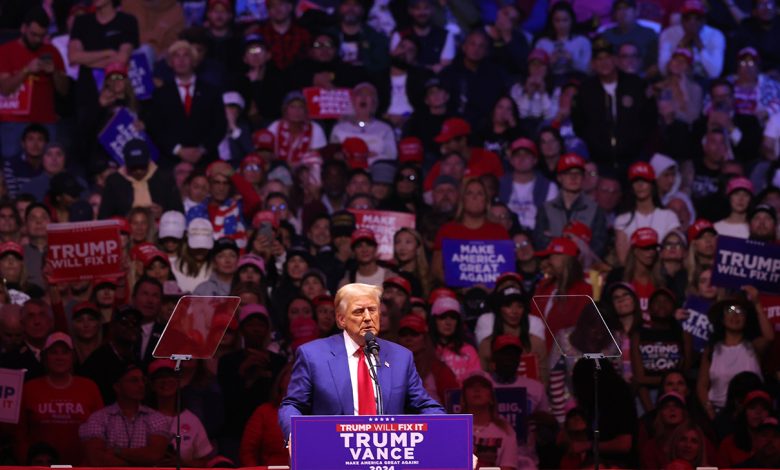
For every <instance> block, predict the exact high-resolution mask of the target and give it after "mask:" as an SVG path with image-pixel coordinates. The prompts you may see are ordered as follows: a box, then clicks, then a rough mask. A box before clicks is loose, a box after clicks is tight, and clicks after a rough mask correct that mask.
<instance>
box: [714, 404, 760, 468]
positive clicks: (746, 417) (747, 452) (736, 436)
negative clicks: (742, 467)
mask: <svg viewBox="0 0 780 470" xmlns="http://www.w3.org/2000/svg"><path fill="white" fill-rule="evenodd" d="M772 412H773V409H772V398H771V397H770V396H769V394H768V393H767V392H765V391H764V390H760V389H759V390H754V391H752V392H750V393H748V394H747V395H746V396H745V399H744V400H743V402H742V407H741V408H740V411H739V412H738V413H737V418H736V421H735V423H734V427H733V431H732V432H731V434H729V435H728V436H726V437H725V438H724V439H723V440H722V441H721V443H720V446H719V447H718V461H719V463H720V466H722V467H724V468H733V467H736V466H738V465H739V464H740V463H741V462H744V461H745V460H747V459H748V458H750V457H751V456H753V454H754V453H755V451H756V449H755V446H754V444H755V440H756V437H757V435H758V428H759V426H761V423H762V422H763V421H764V419H766V418H767V417H769V416H770V415H771V414H772Z"/></svg>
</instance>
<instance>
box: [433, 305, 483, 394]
mask: <svg viewBox="0 0 780 470" xmlns="http://www.w3.org/2000/svg"><path fill="white" fill-rule="evenodd" d="M431 317H432V318H433V328H432V329H431V336H432V337H433V342H434V344H435V345H436V356H437V357H438V358H439V359H440V360H441V361H442V362H444V363H445V364H447V366H449V368H450V369H451V370H452V372H454V373H455V378H456V379H458V383H462V382H463V379H465V378H466V377H467V376H468V375H469V374H470V373H472V372H474V371H478V370H481V369H480V365H479V354H478V353H477V350H476V348H474V346H472V345H471V344H469V343H468V342H467V340H466V331H465V326H464V324H463V314H462V313H461V310H460V303H459V302H458V301H457V300H455V298H453V297H440V298H438V299H436V300H435V301H434V302H433V305H432V307H431Z"/></svg>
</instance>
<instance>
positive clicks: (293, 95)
mask: <svg viewBox="0 0 780 470" xmlns="http://www.w3.org/2000/svg"><path fill="white" fill-rule="evenodd" d="M268 130H269V131H270V132H271V133H272V134H273V135H274V142H275V148H274V149H275V154H276V156H277V158H279V159H280V160H282V161H285V162H287V164H288V165H289V166H290V168H295V167H297V166H298V165H301V164H305V163H307V162H313V161H318V162H321V158H320V157H319V153H318V152H319V150H320V149H322V148H323V147H325V146H326V145H327V144H328V141H327V139H326V138H325V132H324V131H323V130H322V127H321V126H320V125H319V124H317V123H316V122H314V121H313V120H311V119H310V118H309V114H308V112H307V110H306V99H305V98H304V96H303V94H301V93H299V92H290V93H288V94H287V96H285V97H284V101H283V102H282V118H281V119H279V120H276V121H274V122H272V123H271V125H269V126H268Z"/></svg>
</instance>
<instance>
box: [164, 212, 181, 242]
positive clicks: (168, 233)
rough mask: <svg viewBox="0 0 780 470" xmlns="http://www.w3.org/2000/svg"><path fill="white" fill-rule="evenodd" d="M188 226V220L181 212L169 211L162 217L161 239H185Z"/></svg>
mask: <svg viewBox="0 0 780 470" xmlns="http://www.w3.org/2000/svg"><path fill="white" fill-rule="evenodd" d="M186 226H187V220H186V219H185V218H184V214H182V213H181V212H179V211H168V212H165V213H164V214H163V215H162V217H160V231H159V236H160V238H176V239H178V240H181V239H182V238H184V228H185V227H186Z"/></svg>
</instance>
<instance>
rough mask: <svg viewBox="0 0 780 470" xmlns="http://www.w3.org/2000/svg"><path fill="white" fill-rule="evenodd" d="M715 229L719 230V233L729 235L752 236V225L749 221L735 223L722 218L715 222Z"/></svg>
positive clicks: (736, 236)
mask: <svg viewBox="0 0 780 470" xmlns="http://www.w3.org/2000/svg"><path fill="white" fill-rule="evenodd" d="M713 226H714V227H715V230H717V231H718V235H725V236H727V237H734V238H745V239H747V238H748V237H749V236H750V226H749V225H748V224H747V223H744V222H743V223H741V224H735V223H731V222H726V220H725V219H724V220H720V221H718V222H715V223H714V224H713Z"/></svg>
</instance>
